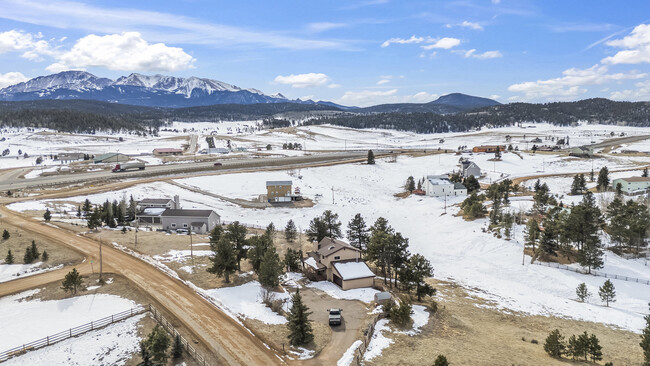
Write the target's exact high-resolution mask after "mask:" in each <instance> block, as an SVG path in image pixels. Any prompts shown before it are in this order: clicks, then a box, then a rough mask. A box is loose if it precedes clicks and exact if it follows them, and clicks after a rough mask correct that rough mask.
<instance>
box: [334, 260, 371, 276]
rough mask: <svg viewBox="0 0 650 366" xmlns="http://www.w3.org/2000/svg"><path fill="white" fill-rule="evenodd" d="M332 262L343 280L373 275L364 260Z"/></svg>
mask: <svg viewBox="0 0 650 366" xmlns="http://www.w3.org/2000/svg"><path fill="white" fill-rule="evenodd" d="M332 264H333V265H334V268H336V271H337V272H338V273H339V274H340V275H341V278H343V280H354V279H357V278H366V277H375V274H374V273H372V271H371V270H370V268H368V265H367V264H366V262H334V263H332Z"/></svg>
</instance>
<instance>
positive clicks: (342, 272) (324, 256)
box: [302, 237, 375, 290]
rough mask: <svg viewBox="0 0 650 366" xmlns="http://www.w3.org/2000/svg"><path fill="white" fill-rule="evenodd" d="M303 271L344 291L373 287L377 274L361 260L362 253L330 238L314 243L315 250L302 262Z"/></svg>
mask: <svg viewBox="0 0 650 366" xmlns="http://www.w3.org/2000/svg"><path fill="white" fill-rule="evenodd" d="M302 265H303V270H304V271H306V272H311V273H312V274H314V277H316V278H317V279H323V280H328V281H330V282H334V283H335V284H337V285H338V286H339V287H341V288H342V289H343V290H349V289H353V288H361V287H371V286H372V285H373V284H374V278H375V274H374V273H373V272H372V271H371V270H370V268H369V267H368V265H367V264H366V262H364V261H363V260H362V259H361V251H360V250H359V249H357V248H355V247H353V246H352V245H350V244H348V243H346V242H344V241H342V240H338V239H333V238H330V237H325V238H323V239H322V240H321V241H320V242H314V250H313V251H311V252H308V253H307V257H306V258H303V260H302Z"/></svg>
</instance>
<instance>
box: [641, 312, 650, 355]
mask: <svg viewBox="0 0 650 366" xmlns="http://www.w3.org/2000/svg"><path fill="white" fill-rule="evenodd" d="M643 319H645V328H643V331H642V332H641V343H639V345H640V346H641V349H642V350H643V366H650V313H649V314H648V315H646V316H645V317H643Z"/></svg>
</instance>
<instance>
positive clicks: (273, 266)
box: [258, 246, 283, 288]
mask: <svg viewBox="0 0 650 366" xmlns="http://www.w3.org/2000/svg"><path fill="white" fill-rule="evenodd" d="M282 273H283V271H282V263H281V262H280V257H279V256H278V253H276V252H275V247H273V246H271V247H270V248H269V249H267V251H266V253H264V257H262V262H261V263H260V270H259V273H258V278H259V281H260V284H261V285H262V286H263V287H267V288H273V287H276V286H278V285H279V284H280V276H281V275H282Z"/></svg>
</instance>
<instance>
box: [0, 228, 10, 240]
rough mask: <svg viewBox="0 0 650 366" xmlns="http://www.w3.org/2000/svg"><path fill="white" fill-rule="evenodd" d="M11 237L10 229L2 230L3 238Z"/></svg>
mask: <svg viewBox="0 0 650 366" xmlns="http://www.w3.org/2000/svg"><path fill="white" fill-rule="evenodd" d="M10 237H11V234H9V231H8V230H7V229H4V230H3V231H2V240H7V239H9V238H10Z"/></svg>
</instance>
